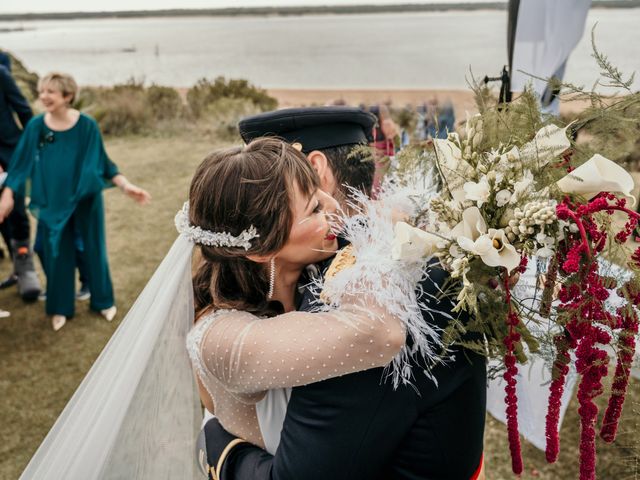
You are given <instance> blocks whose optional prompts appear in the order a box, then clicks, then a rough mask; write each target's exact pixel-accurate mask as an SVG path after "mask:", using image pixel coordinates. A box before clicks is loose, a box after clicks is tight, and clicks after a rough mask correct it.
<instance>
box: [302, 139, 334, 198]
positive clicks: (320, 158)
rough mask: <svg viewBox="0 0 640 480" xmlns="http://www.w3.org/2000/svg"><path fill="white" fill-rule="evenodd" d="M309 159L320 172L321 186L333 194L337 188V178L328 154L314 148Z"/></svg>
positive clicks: (308, 156)
mask: <svg viewBox="0 0 640 480" xmlns="http://www.w3.org/2000/svg"><path fill="white" fill-rule="evenodd" d="M307 159H308V160H309V163H311V166H312V167H313V168H314V170H315V171H316V172H318V176H319V177H320V188H321V189H322V190H324V191H325V192H327V193H328V194H330V195H333V193H334V191H335V188H336V180H335V177H334V176H333V170H331V165H329V160H328V159H327V156H326V155H325V154H324V153H322V152H321V151H319V150H313V151H311V152H309V154H308V155H307Z"/></svg>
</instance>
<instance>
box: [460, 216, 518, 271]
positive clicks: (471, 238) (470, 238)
mask: <svg viewBox="0 0 640 480" xmlns="http://www.w3.org/2000/svg"><path fill="white" fill-rule="evenodd" d="M451 236H452V238H453V239H455V241H456V242H457V243H458V245H459V246H460V248H462V249H463V250H466V251H467V252H470V253H472V254H474V255H477V256H479V257H480V258H481V259H482V261H483V262H484V263H485V264H487V265H489V266H490V267H504V268H506V269H507V270H508V271H509V273H511V271H512V270H513V269H514V268H516V267H517V266H518V265H520V255H519V254H518V252H517V251H516V248H515V247H514V246H513V245H511V244H510V243H509V240H508V239H507V237H506V233H505V232H504V230H502V229H495V228H490V229H489V230H487V224H486V222H485V221H484V218H482V214H481V213H480V209H478V207H469V208H467V209H465V211H464V212H462V221H461V222H460V223H458V224H457V225H456V226H455V227H453V229H452V230H451Z"/></svg>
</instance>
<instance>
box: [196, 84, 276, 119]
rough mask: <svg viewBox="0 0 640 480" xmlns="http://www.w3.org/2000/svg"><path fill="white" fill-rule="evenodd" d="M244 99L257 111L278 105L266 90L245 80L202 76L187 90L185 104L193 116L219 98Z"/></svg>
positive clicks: (209, 108)
mask: <svg viewBox="0 0 640 480" xmlns="http://www.w3.org/2000/svg"><path fill="white" fill-rule="evenodd" d="M224 98H226V99H234V100H246V101H248V102H250V103H251V104H253V106H254V107H255V109H256V110H257V111H262V112H264V111H267V110H273V109H275V108H276V107H277V106H278V102H277V100H276V99H275V98H273V97H271V96H269V94H267V92H266V90H263V89H261V88H256V87H254V86H253V85H252V84H250V83H249V82H248V81H247V80H238V79H230V80H228V81H227V80H226V79H225V78H224V77H218V78H216V79H215V80H214V81H213V83H212V82H210V81H209V80H207V79H205V78H203V79H201V80H199V81H198V83H196V85H195V86H193V87H192V88H190V89H189V91H188V92H187V104H188V105H189V109H190V110H191V112H192V113H193V115H194V116H195V117H200V116H202V115H204V114H205V113H206V112H207V111H210V110H211V108H212V106H214V105H215V104H216V102H218V101H219V100H221V99H224Z"/></svg>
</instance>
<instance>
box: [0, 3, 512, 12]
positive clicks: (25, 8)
mask: <svg viewBox="0 0 640 480" xmlns="http://www.w3.org/2000/svg"><path fill="white" fill-rule="evenodd" d="M460 1H463V2H464V1H466V2H469V3H478V2H480V3H481V2H483V1H487V0H110V1H109V2H108V3H107V2H105V1H103V0H102V1H87V0H0V13H27V12H88V11H114V10H116V11H117V10H163V9H167V8H221V7H275V6H288V5H353V4H374V3H378V4H393V3H451V2H460ZM494 1H495V0H494ZM497 1H500V0H497ZM504 1H506V0H504Z"/></svg>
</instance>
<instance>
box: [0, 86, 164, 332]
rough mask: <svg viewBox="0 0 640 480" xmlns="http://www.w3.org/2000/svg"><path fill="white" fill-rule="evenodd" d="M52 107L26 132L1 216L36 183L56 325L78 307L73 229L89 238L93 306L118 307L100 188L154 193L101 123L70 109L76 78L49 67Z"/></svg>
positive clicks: (141, 198) (33, 205)
mask: <svg viewBox="0 0 640 480" xmlns="http://www.w3.org/2000/svg"><path fill="white" fill-rule="evenodd" d="M38 90H39V92H40V94H39V98H40V101H41V102H42V104H43V106H44V108H45V110H46V113H45V114H43V115H39V116H37V117H34V118H33V119H32V120H31V121H30V122H29V124H28V125H27V128H26V129H25V131H24V134H23V135H22V137H21V139H20V143H19V144H18V146H17V148H16V150H15V152H14V154H13V157H12V159H11V164H10V166H9V172H8V173H9V175H8V177H7V180H6V182H5V187H6V188H5V189H4V191H3V193H2V197H0V222H2V221H4V219H5V218H6V216H7V215H8V214H9V212H10V211H11V209H12V208H13V193H14V192H22V191H23V190H24V189H25V185H26V184H27V180H29V182H28V183H29V184H30V192H29V194H30V197H31V202H30V204H29V208H30V209H31V211H32V212H33V214H34V215H35V216H36V217H37V218H38V229H39V230H41V232H42V234H43V237H42V238H43V240H44V259H45V263H46V265H44V270H45V272H46V274H47V302H46V312H47V315H51V317H52V320H51V321H52V325H53V328H54V330H59V329H60V328H62V326H64V324H65V323H66V321H67V318H69V317H72V316H73V315H74V310H75V269H76V252H75V238H74V230H75V231H77V232H80V235H81V237H82V240H83V243H84V255H85V258H84V260H85V262H86V265H87V271H88V277H89V278H88V280H89V289H90V291H91V308H92V309H93V310H95V311H97V312H100V313H101V314H102V315H103V316H104V317H105V318H106V319H107V320H109V321H110V320H112V319H113V318H114V316H115V314H116V307H115V304H114V298H113V287H112V284H111V276H110V274H109V265H108V260H107V248H106V241H105V223H104V206H103V198H102V190H103V189H104V188H105V187H107V186H109V185H116V186H118V187H120V189H121V190H122V191H123V192H124V193H125V194H127V195H128V196H130V197H131V198H133V199H134V200H135V201H137V202H138V203H140V204H144V203H147V202H148V201H149V200H150V199H151V197H150V195H149V194H148V193H147V192H146V191H145V190H143V189H141V188H139V187H137V186H135V185H133V184H132V183H130V182H129V181H127V179H126V178H125V177H124V175H122V174H121V173H119V172H118V168H117V167H116V165H115V164H114V163H113V162H112V161H111V160H110V159H109V157H108V156H107V154H106V152H105V149H104V145H103V143H102V136H101V135H100V129H99V128H98V125H97V123H96V122H95V120H93V119H92V118H91V117H89V116H87V115H85V114H83V113H80V112H79V111H78V110H75V109H73V108H71V104H72V102H73V100H74V99H75V96H76V93H77V85H76V83H75V81H74V80H73V78H72V77H71V76H69V75H66V74H61V73H51V74H49V75H47V76H45V77H43V78H42V79H41V80H40V82H39V85H38Z"/></svg>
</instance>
